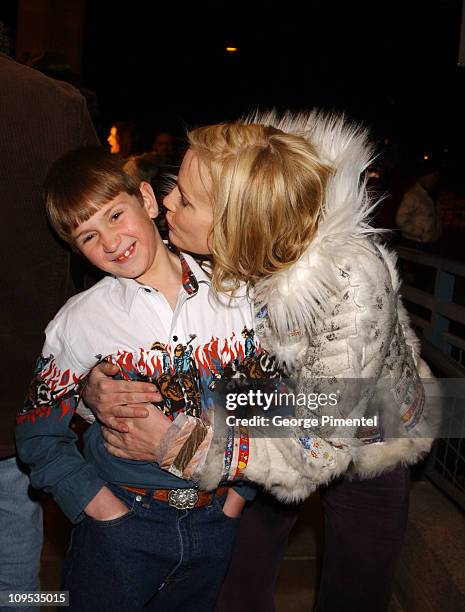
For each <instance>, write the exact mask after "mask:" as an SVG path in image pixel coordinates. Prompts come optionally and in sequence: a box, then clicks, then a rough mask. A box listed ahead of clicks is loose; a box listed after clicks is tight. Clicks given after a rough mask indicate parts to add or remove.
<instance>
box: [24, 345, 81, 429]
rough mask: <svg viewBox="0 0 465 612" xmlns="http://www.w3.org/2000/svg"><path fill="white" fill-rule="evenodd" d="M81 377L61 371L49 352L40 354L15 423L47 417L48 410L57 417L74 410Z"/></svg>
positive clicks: (78, 394) (79, 391)
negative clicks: (44, 354)
mask: <svg viewBox="0 0 465 612" xmlns="http://www.w3.org/2000/svg"><path fill="white" fill-rule="evenodd" d="M84 380H85V375H81V376H78V375H76V374H75V373H74V372H71V370H70V369H67V370H64V371H61V370H60V369H59V368H58V366H57V364H56V359H55V357H54V356H53V355H49V356H48V357H44V356H43V355H41V356H40V357H39V359H38V360H37V363H36V367H35V370H34V377H33V379H32V382H31V384H30V386H29V390H28V393H27V395H26V399H25V401H24V406H23V407H22V408H21V410H20V411H19V412H18V415H17V418H16V420H17V423H18V424H21V423H24V422H25V421H28V422H32V423H34V422H35V420H36V418H41V417H49V416H50V415H51V413H52V410H53V411H54V412H55V415H56V416H57V417H58V418H63V417H65V416H66V415H67V414H68V413H69V411H70V410H71V411H72V412H73V413H74V411H75V409H76V406H77V404H78V402H79V397H80V394H81V391H82V387H83V384H84Z"/></svg>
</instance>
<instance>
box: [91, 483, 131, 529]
mask: <svg viewBox="0 0 465 612" xmlns="http://www.w3.org/2000/svg"><path fill="white" fill-rule="evenodd" d="M128 511H129V508H128V507H127V506H126V505H125V504H123V502H122V501H120V500H119V499H118V498H117V497H116V495H113V493H112V492H111V491H110V489H108V488H107V487H102V488H101V489H100V491H99V492H98V493H97V495H96V496H95V497H94V498H93V499H92V500H91V501H90V502H89V503H88V504H87V506H86V507H85V508H84V512H85V513H86V514H87V515H88V516H90V517H91V518H93V519H95V520H96V521H112V520H114V519H117V518H119V517H120V516H123V515H124V514H127V513H128Z"/></svg>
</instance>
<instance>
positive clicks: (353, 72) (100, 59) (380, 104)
mask: <svg viewBox="0 0 465 612" xmlns="http://www.w3.org/2000/svg"><path fill="white" fill-rule="evenodd" d="M112 4H113V3H111V4H110V3H108V2H97V1H88V2H87V8H86V17H85V35H84V43H83V64H82V82H83V84H84V85H86V86H87V87H90V88H91V89H94V90H95V91H96V92H97V94H98V100H99V104H100V109H101V120H102V121H103V123H105V122H107V123H109V122H111V121H112V120H127V119H132V120H135V121H137V122H139V123H141V124H143V125H146V126H147V127H148V128H150V127H151V126H156V125H157V124H160V125H161V124H163V125H167V126H173V127H174V128H179V125H180V124H181V125H182V124H184V123H186V124H189V125H191V124H193V123H202V122H211V121H216V120H222V119H230V118H234V117H236V116H238V115H239V114H241V113H244V112H247V111H249V110H251V109H253V108H255V107H272V106H277V107H278V108H288V107H291V108H296V109H300V108H308V107H313V106H320V107H324V108H334V109H339V110H341V109H342V110H345V111H346V112H348V114H349V115H351V116H353V117H355V118H358V119H362V120H364V121H366V122H367V123H369V124H370V125H373V126H374V128H375V129H376V133H377V134H379V135H380V136H384V135H387V134H389V133H390V134H393V135H399V137H402V138H403V139H405V140H408V141H412V142H415V143H416V144H417V145H418V146H419V147H422V146H429V145H430V144H431V143H434V144H435V145H442V146H446V147H447V146H453V145H454V144H459V143H460V144H461V139H462V137H463V135H464V134H463V124H464V122H463V113H464V108H465V68H459V67H458V66H457V59H458V50H459V36H460V14H461V2H460V1H459V2H446V1H439V0H435V1H430V2H428V1H422V2H417V1H408V0H406V1H405V2H403V3H400V2H399V3H398V2H381V1H379V2H331V1H327V2H321V1H313V2H294V1H291V2H281V3H278V4H276V5H275V4H272V3H271V2H253V1H251V2H231V3H229V2H221V1H217V2H190V3H161V2H141V1H135V2H130V3H126V5H125V6H124V7H120V8H115V7H114V6H112ZM228 44H233V45H235V46H237V47H238V48H239V51H238V52H237V54H228V53H227V52H225V46H227V45H228Z"/></svg>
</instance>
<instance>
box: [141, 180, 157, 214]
mask: <svg viewBox="0 0 465 612" xmlns="http://www.w3.org/2000/svg"><path fill="white" fill-rule="evenodd" d="M139 189H140V192H141V194H142V198H143V199H144V208H145V210H146V211H147V213H148V214H149V216H150V218H151V219H156V218H157V217H158V213H159V210H158V203H157V198H156V197H155V193H154V192H153V189H152V185H150V183H147V182H146V181H142V183H141V184H140V186H139Z"/></svg>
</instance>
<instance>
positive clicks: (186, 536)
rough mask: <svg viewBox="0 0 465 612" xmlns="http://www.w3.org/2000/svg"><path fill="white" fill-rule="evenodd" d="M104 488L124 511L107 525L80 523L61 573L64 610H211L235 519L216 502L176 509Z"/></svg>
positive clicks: (89, 520)
mask: <svg viewBox="0 0 465 612" xmlns="http://www.w3.org/2000/svg"><path fill="white" fill-rule="evenodd" d="M109 487H110V488H111V490H112V491H113V492H114V493H115V494H116V495H117V496H118V497H119V498H120V499H121V500H122V501H123V502H124V503H125V504H126V505H127V506H128V512H127V514H124V515H123V516H122V517H120V518H117V519H114V520H112V521H96V520H94V519H92V518H90V517H86V518H85V519H84V520H83V521H82V522H81V523H80V524H79V525H77V526H76V527H75V528H74V529H73V533H72V534H71V543H70V547H69V550H68V554H67V557H66V561H65V570H64V589H66V590H69V592H70V611H73V612H76V611H79V612H87V611H88V612H95V610H98V611H99V612H105V611H108V612H114V611H115V610H118V612H133V611H134V612H135V611H137V610H141V611H142V610H159V611H160V612H170V611H173V612H174V611H176V612H179V611H181V610H182V611H183V612H184V611H185V612H208V611H209V610H214V608H215V603H216V600H217V597H218V593H219V590H220V587H221V583H222V581H223V578H224V576H225V575H226V572H227V569H228V565H229V560H230V557H231V553H232V546H233V542H234V538H235V534H236V527H237V525H238V523H239V519H238V518H237V519H232V518H229V517H227V516H226V515H225V514H224V513H223V510H222V504H221V503H220V502H219V501H218V500H217V499H215V498H213V500H212V502H211V503H210V504H209V505H208V506H204V507H202V508H194V509H193V510H176V509H175V508H172V507H171V506H169V505H168V504H167V503H165V502H160V501H157V500H154V499H153V498H150V497H149V496H138V495H136V494H134V493H131V492H129V491H126V490H125V489H122V488H120V487H116V486H112V485H109Z"/></svg>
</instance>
